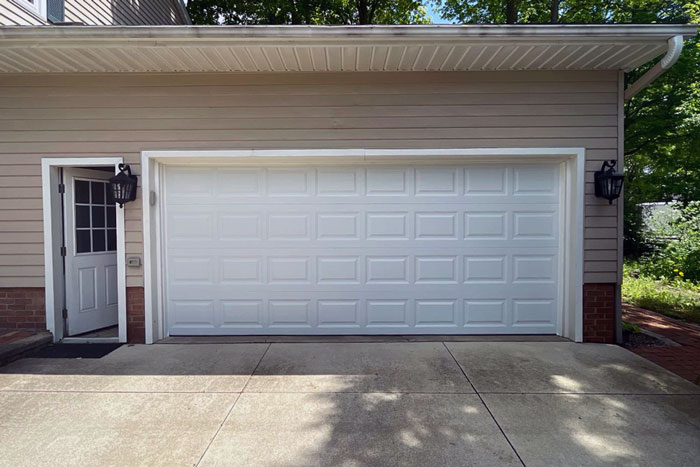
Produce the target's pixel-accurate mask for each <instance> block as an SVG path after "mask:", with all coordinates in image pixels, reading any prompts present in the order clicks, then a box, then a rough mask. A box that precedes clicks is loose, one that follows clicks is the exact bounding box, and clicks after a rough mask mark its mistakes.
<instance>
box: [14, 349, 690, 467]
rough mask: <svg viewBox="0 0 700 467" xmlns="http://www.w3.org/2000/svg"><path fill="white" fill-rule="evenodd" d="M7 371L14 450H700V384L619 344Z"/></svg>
mask: <svg viewBox="0 0 700 467" xmlns="http://www.w3.org/2000/svg"><path fill="white" fill-rule="evenodd" d="M0 372H1V373H2V374H0V414H2V416H1V417H0V440H1V442H0V464H1V465H12V466H25V465H26V466H33V467H34V466H40V465H47V466H60V465H81V466H109V465H114V466H131V465H134V466H151V465H164V466H180V465H182V466H186V465H190V466H191V465H201V466H308V465H314V466H315V465H324V466H411V465H416V466H440V467H442V466H453V465H454V466H457V465H459V466H465V465H474V466H489V465H494V466H495V465H504V466H509V465H527V466H538V465H552V466H554V465H556V466H559V465H567V466H571V465H626V466H630V465H649V466H656V467H661V466H666V465H667V466H677V465H688V466H689V465H698V464H697V463H698V459H700V442H698V440H700V390H699V389H700V388H698V386H695V385H693V384H691V383H689V382H687V381H685V380H683V379H681V378H679V377H677V376H675V375H673V374H671V373H669V372H667V371H665V370H663V369H661V368H660V367H658V366H656V365H654V364H652V363H650V362H648V361H646V360H644V359H642V358H640V357H638V356H636V355H634V354H632V353H630V352H628V351H626V350H624V349H622V348H619V347H616V346H607V345H592V344H588V345H584V344H573V343H569V342H517V343H516V342H444V343H443V342H410V343H409V342H406V343H286V344H285V343H281V344H159V345H152V346H124V347H121V348H119V349H118V350H116V351H114V352H112V353H111V354H109V355H107V356H106V357H103V358H101V359H24V360H20V361H17V362H15V363H13V364H11V365H9V366H6V367H3V368H0Z"/></svg>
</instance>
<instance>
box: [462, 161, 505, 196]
mask: <svg viewBox="0 0 700 467" xmlns="http://www.w3.org/2000/svg"><path fill="white" fill-rule="evenodd" d="M464 193H465V194H466V195H505V194H506V169H505V168H502V167H474V168H467V169H464Z"/></svg>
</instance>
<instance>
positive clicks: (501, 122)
mask: <svg viewBox="0 0 700 467" xmlns="http://www.w3.org/2000/svg"><path fill="white" fill-rule="evenodd" d="M328 118H329V117H311V118H309V117H299V118H274V117H273V118H268V117H250V116H249V117H238V118H235V119H232V118H217V119H215V120H212V119H211V118H196V119H193V118H159V119H147V120H141V119H126V118H123V119H98V120H86V119H70V118H65V119H26V120H20V119H13V120H9V119H7V120H0V132H2V131H12V132H26V131H32V132H36V131H51V132H55V131H107V130H114V131H118V130H129V131H137V130H138V131H146V130H184V131H192V130H217V129H221V130H229V129H231V128H237V129H245V130H263V129H274V130H278V129H279V130H287V129H320V128H324V127H327V126H328V125H329V123H330V124H331V125H332V126H333V128H334V129H370V128H375V129H378V128H384V129H392V128H413V129H423V128H489V127H491V128H494V127H497V128H499V129H500V128H515V129H518V128H540V127H545V128H558V127H561V128H563V129H566V128H584V129H587V130H588V131H593V132H595V130H591V128H596V127H601V128H600V130H601V131H600V134H599V136H612V135H611V134H610V131H609V129H610V125H614V124H615V121H616V119H617V117H616V116H614V115H596V116H542V117H539V118H537V119H536V120H533V118H532V116H528V115H523V116H518V117H504V116H493V117H485V116H479V117H431V116H417V117H408V116H404V117H402V118H401V119H397V117H396V116H393V117H370V116H367V117H335V118H332V121H331V122H328Z"/></svg>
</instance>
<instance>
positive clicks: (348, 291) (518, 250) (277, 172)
mask: <svg viewBox="0 0 700 467" xmlns="http://www.w3.org/2000/svg"><path fill="white" fill-rule="evenodd" d="M192 173H194V176H193V177H192V178H189V177H188V176H187V174H192ZM558 173H559V169H558V167H557V166H556V165H552V166H545V167H542V166H536V167H533V166H515V167H502V166H479V167H426V166H412V167H396V166H391V167H370V168H363V167H318V168H296V167H294V168H289V167H280V168H252V169H251V168H234V167H227V168H202V169H200V168H194V169H191V168H177V167H176V168H168V169H167V171H166V183H165V184H166V188H165V199H166V201H165V206H166V212H165V228H164V232H165V234H164V241H165V243H164V249H165V252H166V254H165V265H164V266H165V276H166V284H165V293H166V308H167V310H166V311H167V313H166V315H167V318H166V319H167V322H168V328H169V332H170V333H171V334H181V335H182V334H193V335H206V334H344V333H350V334H386V333H394V334H396V333H399V334H402V333H555V332H556V328H557V316H558V314H559V311H560V310H559V303H560V300H559V297H558V294H559V286H558V280H559V279H558V277H559V275H560V274H559V270H558V269H559V267H560V266H559V242H560V233H559V230H560V229H559V224H560V214H559V204H558V191H559V185H558V184H559V181H558V180H559V177H558ZM188 184H191V186H187V185H188Z"/></svg>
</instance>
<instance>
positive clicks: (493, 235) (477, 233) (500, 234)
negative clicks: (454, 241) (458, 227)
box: [464, 212, 506, 240]
mask: <svg viewBox="0 0 700 467" xmlns="http://www.w3.org/2000/svg"><path fill="white" fill-rule="evenodd" d="M464 238H466V239H468V240H476V239H498V240H502V239H505V238H506V213H505V212H465V213H464Z"/></svg>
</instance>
